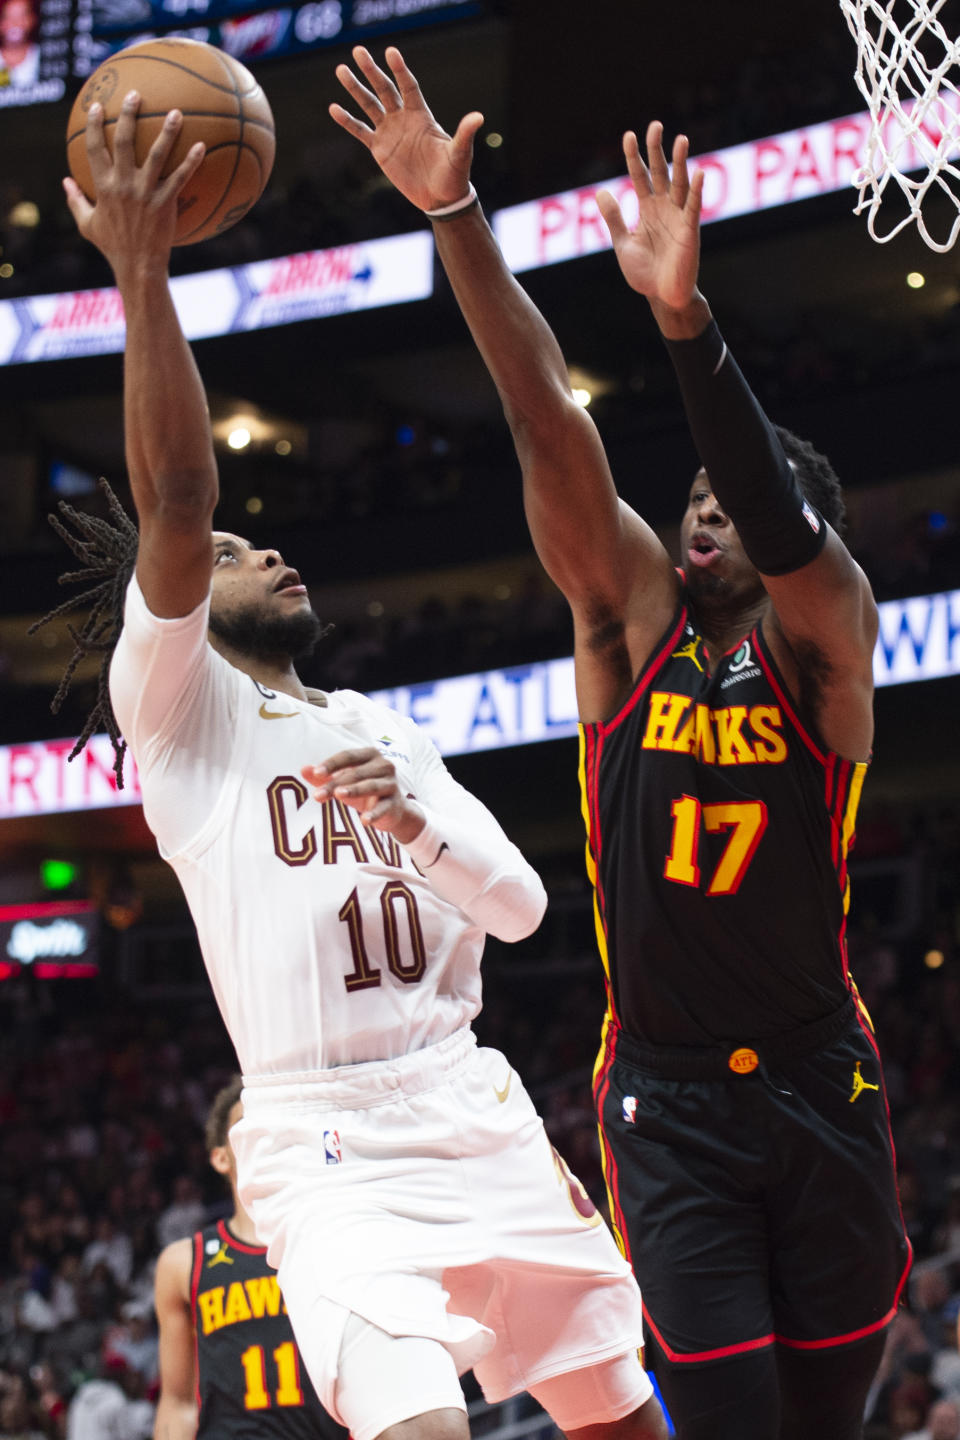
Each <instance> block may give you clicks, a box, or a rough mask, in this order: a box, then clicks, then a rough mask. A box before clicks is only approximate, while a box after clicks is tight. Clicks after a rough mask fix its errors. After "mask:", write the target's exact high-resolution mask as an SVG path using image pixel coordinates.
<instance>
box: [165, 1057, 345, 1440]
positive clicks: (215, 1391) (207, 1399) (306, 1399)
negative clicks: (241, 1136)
mask: <svg viewBox="0 0 960 1440" xmlns="http://www.w3.org/2000/svg"><path fill="white" fill-rule="evenodd" d="M242 1087H243V1081H242V1080H241V1078H240V1076H239V1075H238V1076H237V1077H236V1078H235V1079H234V1080H232V1081H231V1082H230V1084H229V1085H225V1086H224V1087H223V1089H222V1090H220V1091H218V1093H217V1094H216V1095H215V1096H214V1099H213V1103H212V1104H211V1106H210V1113H209V1115H208V1117H207V1128H206V1142H207V1151H208V1153H209V1155H210V1164H211V1165H212V1166H213V1168H214V1170H216V1171H217V1172H218V1173H219V1174H220V1175H222V1176H223V1177H224V1179H225V1180H226V1181H227V1183H228V1184H229V1186H230V1195H231V1198H232V1200H233V1210H232V1212H231V1214H230V1218H229V1219H228V1220H226V1221H224V1220H220V1221H218V1222H216V1223H215V1224H213V1225H208V1226H207V1227H206V1228H205V1229H203V1230H200V1231H198V1232H197V1233H196V1234H195V1235H192V1236H189V1237H188V1238H186V1239H184V1240H175V1241H174V1242H173V1244H172V1245H168V1246H167V1247H166V1249H165V1250H163V1251H161V1253H160V1258H159V1260H158V1261H157V1274H156V1281H155V1298H156V1309H157V1320H158V1322H159V1325H160V1400H159V1403H158V1406H157V1419H156V1426H155V1428H154V1437H155V1440H194V1437H196V1440H268V1437H273V1436H275V1437H277V1440H347V1431H346V1430H344V1429H343V1427H342V1426H340V1425H338V1424H337V1423H336V1422H335V1421H334V1420H332V1419H331V1418H330V1416H329V1415H328V1414H327V1412H326V1411H325V1410H324V1408H323V1406H322V1405H321V1404H320V1401H319V1400H318V1399H317V1396H316V1393H315V1391H314V1389H313V1386H312V1385H311V1383H310V1377H309V1376H308V1375H307V1373H306V1370H305V1369H304V1367H303V1365H302V1363H301V1360H300V1352H299V1350H298V1349H297V1343H296V1341H295V1340H294V1338H293V1330H292V1329H291V1328H290V1321H289V1319H288V1317H287V1312H286V1310H285V1308H284V1306H283V1303H282V1300H281V1299H280V1289H279V1286H278V1284H277V1276H276V1271H275V1270H272V1269H271V1268H270V1266H269V1265H268V1264H267V1260H266V1250H265V1248H264V1247H263V1246H262V1245H258V1244H257V1237H256V1233H255V1231H254V1228H253V1222H252V1220H251V1219H250V1216H249V1215H248V1214H247V1212H246V1210H244V1208H243V1205H242V1203H241V1201H240V1197H239V1195H238V1194H237V1162H236V1159H235V1157H234V1154H233V1149H232V1147H231V1145H230V1127H231V1126H232V1125H234V1124H235V1123H236V1122H237V1120H239V1119H240V1116H241V1114H242V1113H243V1107H242V1105H241V1101H240V1092H241V1089H242Z"/></svg>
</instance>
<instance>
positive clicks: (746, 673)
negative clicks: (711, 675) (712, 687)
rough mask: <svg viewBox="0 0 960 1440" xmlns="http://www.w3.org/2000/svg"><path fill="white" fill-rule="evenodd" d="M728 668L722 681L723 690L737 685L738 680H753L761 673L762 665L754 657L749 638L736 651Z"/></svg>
mask: <svg viewBox="0 0 960 1440" xmlns="http://www.w3.org/2000/svg"><path fill="white" fill-rule="evenodd" d="M727 670H728V673H727V675H726V676H725V677H724V679H723V680H721V681H720V689H721V690H726V688H727V686H728V685H736V683H737V681H738V680H753V679H755V678H756V676H758V675H759V674H761V670H760V666H759V665H758V664H757V663H756V661H755V660H754V658H753V651H752V650H751V649H750V641H749V640H744V642H743V644H742V645H740V646H739V647H738V648H737V649H736V650H735V651H734V653H733V658H732V659H731V661H730V664H729V666H728V667H727Z"/></svg>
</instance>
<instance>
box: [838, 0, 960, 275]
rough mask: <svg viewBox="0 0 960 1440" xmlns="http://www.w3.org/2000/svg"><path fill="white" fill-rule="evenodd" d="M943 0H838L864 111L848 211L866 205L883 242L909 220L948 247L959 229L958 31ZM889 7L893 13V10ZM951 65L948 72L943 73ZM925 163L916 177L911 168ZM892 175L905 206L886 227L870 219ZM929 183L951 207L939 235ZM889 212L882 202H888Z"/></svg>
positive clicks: (870, 225)
mask: <svg viewBox="0 0 960 1440" xmlns="http://www.w3.org/2000/svg"><path fill="white" fill-rule="evenodd" d="M945 4H946V0H840V8H841V10H842V11H843V13H844V15H845V16H846V20H847V24H848V26H849V27H850V32H851V34H852V35H853V37H854V39H855V40H856V42H857V71H856V81H857V85H858V87H859V89H860V91H861V93H862V95H863V97H864V99H865V100H866V102H867V106H868V108H869V111H870V134H869V136H868V138H867V150H866V157H865V159H864V163H863V164H862V165H861V167H860V169H859V170H858V171H857V173H856V174H855V175H854V177H853V183H854V185H855V186H856V187H857V189H858V190H859V192H860V199H859V201H858V203H857V205H856V207H855V209H854V214H856V215H861V214H863V213H864V211H866V214H867V229H868V230H869V231H870V234H871V235H872V237H873V239H874V240H876V241H877V242H878V243H879V244H881V245H884V244H886V243H887V241H888V240H892V239H893V237H894V236H895V235H898V234H899V233H900V231H901V230H902V229H903V228H904V227H905V226H906V225H910V224H911V223H912V222H913V221H914V220H915V221H916V223H917V229H918V230H919V232H920V234H921V235H922V237H923V239H924V240H925V241H926V243H927V244H928V245H929V246H930V248H931V249H932V250H938V251H940V252H941V253H943V252H944V251H947V250H950V249H951V248H952V247H953V245H954V243H955V241H956V239H957V234H958V233H960V169H958V167H957V165H956V163H955V162H956V160H957V158H958V155H960V91H958V89H957V84H956V79H957V75H958V69H960V39H957V40H951V38H950V36H949V35H948V34H947V32H946V31H945V29H944V28H943V25H942V24H941V22H940V19H939V15H940V11H941V10H942V9H943V7H944V5H945ZM894 12H896V16H895V15H894ZM951 71H952V72H953V77H954V78H953V79H951V78H949V73H950V72H951ZM923 169H925V170H926V172H927V173H926V175H925V176H924V177H923V178H922V179H911V178H910V172H914V173H916V172H917V171H919V170H923ZM891 181H893V183H894V185H895V186H898V187H899V189H900V191H901V192H902V194H903V196H904V198H905V200H906V203H907V213H906V215H904V216H903V217H902V218H901V219H899V220H898V221H896V223H892V228H890V229H889V230H888V231H887V233H886V234H880V233H879V232H878V230H877V224H878V221H879V215H880V206H881V203H882V201H883V199H884V194H885V192H886V191H887V189H888V187H889V186H890V182H891ZM931 190H934V191H935V190H939V191H941V192H942V193H943V194H944V195H946V196H947V197H948V198H949V200H950V203H951V204H952V205H953V207H954V210H955V211H956V212H957V213H956V215H955V217H954V220H953V224H952V226H951V229H950V234H949V236H948V237H947V239H946V241H943V242H941V241H939V240H935V239H934V238H933V236H932V235H930V233H929V231H928V230H927V228H926V225H925V224H924V219H923V210H922V207H923V203H924V201H925V199H926V198H927V196H928V195H929V194H930V192H931ZM888 215H889V206H888Z"/></svg>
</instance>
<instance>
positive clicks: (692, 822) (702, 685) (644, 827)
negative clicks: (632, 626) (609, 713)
mask: <svg viewBox="0 0 960 1440" xmlns="http://www.w3.org/2000/svg"><path fill="white" fill-rule="evenodd" d="M580 741H581V766H580V778H581V787H582V796H583V806H584V817H585V820H586V823H587V835H588V843H587V863H588V869H589V871H590V878H591V880H592V882H593V885H594V896H595V907H596V920H597V935H598V938H599V942H600V947H601V953H602V957H603V961H604V967H605V971H606V979H607V998H608V1017H609V1020H610V1021H612V1022H613V1023H615V1024H618V1025H620V1026H621V1027H622V1028H623V1029H624V1030H625V1031H626V1032H627V1033H629V1034H630V1035H633V1036H634V1037H636V1038H637V1039H638V1040H640V1041H641V1042H645V1043H647V1044H651V1045H660V1046H709V1045H713V1044H716V1043H717V1042H722V1041H727V1040H738V1039H741V1038H747V1037H751V1038H754V1039H758V1040H759V1039H764V1038H767V1037H769V1036H770V1035H772V1034H777V1033H779V1032H781V1031H785V1030H791V1029H794V1028H796V1027H798V1026H801V1025H805V1024H807V1023H810V1022H812V1021H815V1020H820V1019H822V1018H823V1017H824V1016H825V1015H828V1014H830V1013H831V1012H832V1011H834V1010H836V1009H837V1008H839V1006H840V1005H841V1004H843V1002H844V1001H845V1000H846V999H847V998H848V996H849V995H850V993H851V989H852V982H851V981H850V979H849V975H848V971H847V955H846V944H845V935H844V931H845V923H846V912H847V905H848V898H849V887H848V883H847V853H848V851H849V849H850V845H851V843H852V841H853V831H854V818H855V815H856V809H857V803H858V801H859V798H860V790H861V786H862V784H863V779H864V775H865V773H866V765H865V764H862V763H861V764H854V763H853V762H851V761H848V760H843V759H841V758H840V757H839V756H838V755H836V754H833V753H832V752H830V751H828V750H826V749H825V748H824V747H823V745H822V744H821V743H820V742H819V741H818V739H817V738H816V736H815V735H814V734H813V733H811V730H810V729H809V728H808V727H807V726H805V725H804V724H803V723H802V721H801V719H800V718H799V716H798V713H797V708H796V706H795V703H794V701H793V700H792V698H791V697H790V695H789V693H788V691H787V688H786V686H785V684H784V682H783V680H782V678H781V676H780V675H779V673H778V671H777V668H776V666H775V665H774V663H773V660H772V657H771V655H770V653H769V651H768V649H767V647H766V645H765V643H764V640H763V637H762V635H761V634H760V629H759V626H758V627H757V629H755V630H754V631H752V632H751V634H750V635H749V636H748V637H747V638H745V639H744V640H743V641H742V642H741V643H740V644H739V645H738V646H736V647H735V648H734V649H733V650H731V651H728V652H727V653H726V654H725V655H724V656H723V657H722V658H721V660H720V661H719V663H718V664H717V666H716V669H715V670H713V671H711V669H710V664H709V661H708V658H707V653H706V647H705V645H704V643H703V640H702V638H701V636H700V635H698V634H697V633H696V631H695V630H694V628H693V625H692V623H691V621H690V618H689V614H688V611H687V610H686V608H682V609H681V611H680V612H679V613H678V615H677V616H676V618H675V620H674V621H673V623H672V624H671V627H670V630H669V632H668V633H667V634H666V635H665V636H664V637H663V638H662V640H661V642H660V643H659V644H658V646H657V648H656V650H655V651H654V653H653V656H652V658H651V660H650V661H649V662H648V664H647V666H646V668H645V669H644V670H643V672H642V673H641V675H640V678H639V679H638V681H637V683H636V686H635V688H634V690H633V693H632V694H631V696H630V698H629V699H628V700H627V702H626V704H625V705H624V706H623V707H622V708H621V710H620V711H619V713H618V714H617V715H615V716H614V717H613V718H612V719H611V720H609V721H606V722H604V723H602V724H583V725H581V727H580Z"/></svg>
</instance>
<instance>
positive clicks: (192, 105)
mask: <svg viewBox="0 0 960 1440" xmlns="http://www.w3.org/2000/svg"><path fill="white" fill-rule="evenodd" d="M131 90H137V91H138V92H139V94H140V97H141V101H140V110H139V112H138V116H137V124H136V130H135V133H134V155H135V159H136V163H137V164H138V165H142V164H143V162H144V160H145V159H146V157H147V154H148V152H149V149H150V146H151V145H152V144H153V141H154V140H155V139H156V137H157V135H158V134H159V133H160V131H161V129H162V128H163V121H164V118H165V116H166V115H167V113H168V111H170V110H173V109H178V110H180V111H181V112H182V114H183V124H182V126H181V129H180V134H179V135H178V137H177V140H176V143H175V144H174V146H173V149H172V150H171V153H170V155H169V157H168V159H167V163H166V165H165V166H164V170H163V173H164V174H165V175H166V174H169V173H170V171H172V170H174V169H176V167H177V165H179V164H180V162H181V161H182V160H183V159H184V158H185V157H186V155H187V152H188V151H189V150H190V148H191V146H192V145H194V144H195V143H196V141H198V140H202V141H203V142H204V144H205V145H206V146H207V154H206V155H205V156H204V159H203V162H202V164H201V165H200V167H199V168H198V170H197V171H196V173H195V174H194V175H193V176H192V177H191V179H190V180H189V181H188V182H187V184H186V186H185V187H184V190H183V192H182V193H181V195H180V197H179V204H178V221H177V227H176V234H175V238H174V244H176V245H189V244H195V243H196V242H197V241H199V240H205V239H207V238H209V237H210V236H211V235H216V234H219V233H222V231H224V230H226V229H229V227H230V226H231V225H233V224H235V223H236V221H237V220H239V219H240V218H241V216H242V215H244V214H246V212H247V210H249V209H250V207H251V205H253V204H254V202H255V201H256V200H257V199H258V198H259V196H260V194H261V193H262V191H263V187H264V185H265V184H266V182H267V180H268V179H269V176H270V171H271V169H272V167H273V159H274V153H275V143H276V142H275V136H274V126H273V115H272V113H271V111H270V105H269V102H268V101H267V98H266V96H265V95H264V93H263V90H262V89H261V87H260V85H259V84H258V83H257V81H256V80H255V79H254V77H253V76H252V75H251V74H250V72H249V70H247V69H246V67H245V66H243V65H241V64H240V63H239V61H237V60H234V59H233V57H232V56H230V55H227V54H226V53H225V52H224V51H222V50H217V49H216V48H215V47H214V46H212V45H206V44H204V43H203V42H201V41H197V40H184V39H179V38H177V39H172V38H168V39H162V40H147V41H144V42H142V43H141V44H139V45H132V46H130V47H129V48H128V49H126V50H122V51H121V52H120V53H119V54H117V55H112V56H111V57H110V59H109V60H106V61H104V63H103V64H102V65H101V66H100V67H99V68H98V69H97V70H95V71H94V73H93V74H92V75H91V76H90V78H89V79H88V81H87V83H86V85H84V87H83V89H82V90H81V92H80V94H79V95H78V96H77V98H76V101H75V102H74V105H73V109H72V110H71V113H70V122H69V124H68V127H67V159H68V163H69V166H70V172H71V174H72V175H73V178H74V179H75V180H76V182H77V184H78V185H79V186H80V188H81V189H82V190H83V191H84V193H85V194H86V195H87V197H88V198H89V199H93V198H94V185H93V176H92V174H91V172H90V165H89V161H88V159H87V148H86V133H85V125H86V118H87V111H88V110H89V107H90V106H91V105H92V104H93V102H94V101H95V100H97V101H99V102H100V104H101V105H102V106H103V110H104V137H105V140H106V144H107V148H108V149H109V150H110V151H111V153H112V150H113V139H114V132H115V128H116V123H117V119H118V118H119V114H120V109H121V106H122V104H123V98H124V96H125V95H127V94H128V93H129V92H130V91H131Z"/></svg>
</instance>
